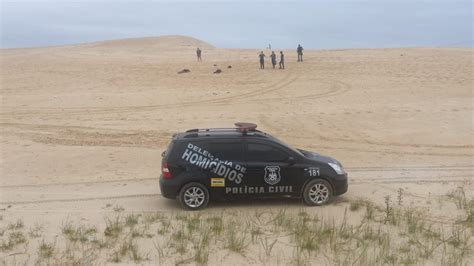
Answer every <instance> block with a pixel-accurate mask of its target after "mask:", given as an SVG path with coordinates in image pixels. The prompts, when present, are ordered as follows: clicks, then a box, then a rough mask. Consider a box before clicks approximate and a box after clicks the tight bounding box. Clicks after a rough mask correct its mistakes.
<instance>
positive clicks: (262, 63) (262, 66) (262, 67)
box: [258, 51, 265, 69]
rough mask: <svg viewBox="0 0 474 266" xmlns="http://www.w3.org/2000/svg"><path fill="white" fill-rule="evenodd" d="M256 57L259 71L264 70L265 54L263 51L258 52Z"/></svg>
mask: <svg viewBox="0 0 474 266" xmlns="http://www.w3.org/2000/svg"><path fill="white" fill-rule="evenodd" d="M258 57H259V58H260V69H265V54H264V53H263V51H261V52H260V54H259V55H258Z"/></svg>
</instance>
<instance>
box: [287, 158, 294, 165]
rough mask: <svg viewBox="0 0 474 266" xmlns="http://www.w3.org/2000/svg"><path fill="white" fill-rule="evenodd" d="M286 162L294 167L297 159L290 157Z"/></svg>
mask: <svg viewBox="0 0 474 266" xmlns="http://www.w3.org/2000/svg"><path fill="white" fill-rule="evenodd" d="M286 162H288V164H289V165H293V164H295V163H296V159H295V158H293V156H290V157H288V159H287V160H286Z"/></svg>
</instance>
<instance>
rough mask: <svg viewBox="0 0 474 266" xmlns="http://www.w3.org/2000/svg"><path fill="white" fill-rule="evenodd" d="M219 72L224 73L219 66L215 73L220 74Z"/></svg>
mask: <svg viewBox="0 0 474 266" xmlns="http://www.w3.org/2000/svg"><path fill="white" fill-rule="evenodd" d="M219 73H222V70H220V69H219V68H218V69H217V70H216V71H214V74H219Z"/></svg>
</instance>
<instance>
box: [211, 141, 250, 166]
mask: <svg viewBox="0 0 474 266" xmlns="http://www.w3.org/2000/svg"><path fill="white" fill-rule="evenodd" d="M211 153H212V155H214V156H215V157H217V158H219V159H220V160H223V161H225V160H227V161H233V162H242V161H243V160H244V150H243V143H242V142H214V143H211Z"/></svg>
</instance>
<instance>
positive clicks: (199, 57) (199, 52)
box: [196, 47, 202, 61]
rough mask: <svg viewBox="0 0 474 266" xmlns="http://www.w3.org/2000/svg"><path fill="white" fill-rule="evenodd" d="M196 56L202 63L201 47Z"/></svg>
mask: <svg viewBox="0 0 474 266" xmlns="http://www.w3.org/2000/svg"><path fill="white" fill-rule="evenodd" d="M196 55H197V59H198V61H202V58H201V49H199V47H198V48H197V50H196Z"/></svg>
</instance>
